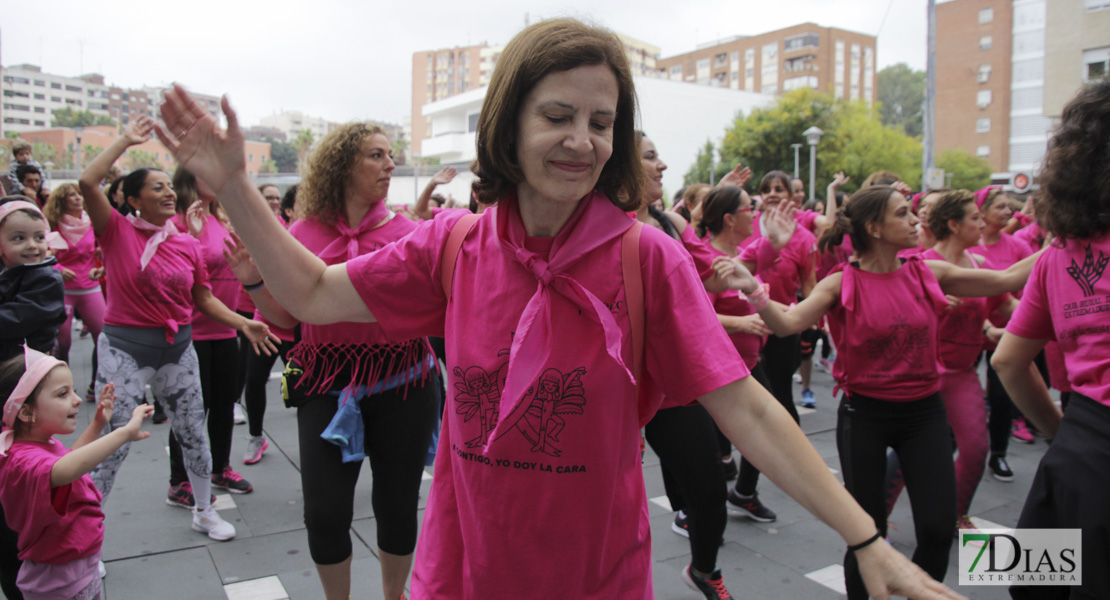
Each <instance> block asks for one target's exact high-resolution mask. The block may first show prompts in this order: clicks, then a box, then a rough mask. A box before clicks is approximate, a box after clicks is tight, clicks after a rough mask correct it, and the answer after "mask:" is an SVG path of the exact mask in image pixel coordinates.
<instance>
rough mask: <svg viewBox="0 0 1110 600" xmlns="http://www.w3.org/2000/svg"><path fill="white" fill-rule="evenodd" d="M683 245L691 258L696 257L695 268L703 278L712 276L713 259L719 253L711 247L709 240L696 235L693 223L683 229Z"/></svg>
mask: <svg viewBox="0 0 1110 600" xmlns="http://www.w3.org/2000/svg"><path fill="white" fill-rule="evenodd" d="M682 245H683V246H685V247H686V252H688V253H690V258H692V259H694V268H695V269H696V270H697V272H698V275H699V276H700V277H701V278H702V280H703V281H704V280H706V279H709V278H710V277H712V276H713V259H714V258H716V257H717V255H716V253H715V251H714V250H713V249H712V248H710V247H709V243H708V242H705V241H702V240H701V239H699V238H698V236H697V235H695V233H694V226H693V225H689V226H687V227H686V229H683V230H682Z"/></svg>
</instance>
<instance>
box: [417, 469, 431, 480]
mask: <svg viewBox="0 0 1110 600" xmlns="http://www.w3.org/2000/svg"><path fill="white" fill-rule="evenodd" d="M431 480H432V474H431V473H429V472H427V471H423V472H422V473H421V475H420V481H431Z"/></svg>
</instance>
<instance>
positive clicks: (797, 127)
mask: <svg viewBox="0 0 1110 600" xmlns="http://www.w3.org/2000/svg"><path fill="white" fill-rule="evenodd" d="M812 126H817V127H819V128H821V129H822V130H823V131H824V132H825V135H824V136H823V137H822V138H821V142H820V143H819V144H818V146H817V175H816V177H817V183H816V185H817V192H818V193H820V192H821V191H822V190H824V189H825V186H826V185H828V182H829V181H831V180H832V176H833V174H834V173H836V172H837V171H844V172H845V173H846V174H848V175H849V176H850V177H851V178H852V181H851V183H849V185H848V189H845V192H851V191H852V189H855V187H856V186H858V185H859V183H860V182H862V181H863V180H864V179H866V178H867V176H868V175H869V174H870V173H872V172H874V171H878V170H880V169H886V170H890V171H894V172H896V173H898V174H900V175H901V176H902V179H903V180H904V181H906V182H908V183H909V184H910V185H911V186H914V187H916V186H917V185H918V182H919V181H920V180H921V164H920V163H921V144H920V142H918V141H917V140H915V139H914V138H911V137H909V136H907V135H905V134H904V133H902V132H901V131H899V130H895V129H893V128H890V127H887V126H884V125H883V124H882V123H880V122H879V118H878V115H877V113H876V111H875V109H873V108H870V107H868V106H867V105H866V104H864V103H863V102H859V101H856V102H845V101H837V100H834V99H833V97H832V96H831V95H829V94H819V93H817V92H816V91H814V90H810V89H801V90H797V91H793V92H790V93H787V94H783V95H782V96H780V97H779V98H778V101H777V102H776V104H775V105H774V106H772V107H769V108H765V109H756V110H754V111H752V114H750V115H748V116H747V117H744V116H743V115H739V116H737V118H736V120H735V121H734V123H733V125H732V127H731V128H729V129H728V130H726V132H725V138H724V142H723V143H722V144H721V150H720V154H721V161H722V163H723V164H724V165H725V166H727V167H729V168H731V167H733V166H735V165H736V163H737V162H740V163H743V164H745V165H747V166H749V167H751V169H752V172H753V174H754V179H753V181H754V183H753V184H752V187H753V188H754V187H756V186H758V184H759V180H760V178H761V177H763V175H765V174H766V173H767V172H768V171H772V170H776V169H779V170H783V171H787V172H788V173H789V172H792V171H793V168H794V150H793V148H791V147H790V145H791V144H796V143H803V144H804V143H805V136H804V135H802V133H803V132H804V131H805V130H806V129H808V128H810V127H812ZM803 152H805V150H803ZM806 162H808V161H806ZM799 175H801V176H802V179H803V180H805V181H806V182H807V185H808V180H809V174H808V169H803V172H802V173H800V174H799Z"/></svg>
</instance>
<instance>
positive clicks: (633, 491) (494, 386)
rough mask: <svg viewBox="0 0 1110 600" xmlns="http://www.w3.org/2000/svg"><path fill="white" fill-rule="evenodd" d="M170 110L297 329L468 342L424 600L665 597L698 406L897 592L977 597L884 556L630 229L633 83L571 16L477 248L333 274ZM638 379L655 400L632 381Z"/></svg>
mask: <svg viewBox="0 0 1110 600" xmlns="http://www.w3.org/2000/svg"><path fill="white" fill-rule="evenodd" d="M166 99H167V101H166V102H165V103H163V105H162V115H163V118H164V119H165V127H161V126H160V127H159V130H158V132H159V137H160V139H162V141H163V143H165V144H166V145H167V147H168V148H170V149H171V151H173V152H175V153H176V155H177V156H178V157H179V159H180V160H182V161H184V162H185V163H186V166H187V167H188V168H189V169H190V170H192V171H193V172H195V173H197V175H198V177H201V178H203V179H205V180H206V181H208V182H209V184H210V185H212V186H213V189H214V190H216V191H217V193H218V195H219V197H220V199H221V201H223V202H224V206H225V208H227V210H228V213H229V215H230V216H231V220H232V223H234V224H235V225H236V228H237V231H238V233H239V235H240V236H241V237H242V238H243V240H244V242H245V243H246V244H247V247H248V248H249V249H250V250H251V256H252V257H253V258H254V260H255V261H256V262H257V263H258V268H259V269H260V271H261V274H262V276H263V277H265V278H266V287H267V288H268V289H269V290H270V291H271V292H272V293H273V295H274V296H275V298H277V299H278V300H279V301H281V302H282V303H283V304H284V305H285V306H286V308H287V309H289V310H290V312H291V313H292V314H293V315H295V316H297V317H298V318H300V319H301V320H302V321H305V322H319V323H334V322H344V321H355V322H364V323H365V322H378V323H379V324H380V325H381V326H382V328H383V329H384V330H385V332H386V333H387V334H388V335H390V336H391V337H393V338H394V339H407V338H411V337H413V336H414V335H419V336H423V335H442V336H443V337H444V338H445V340H446V344H447V355H448V356H449V357H450V358H451V360H452V362H453V363H454V364H451V365H448V367H449V368H448V377H449V382H450V384H451V385H449V386H448V389H449V390H451V393H452V395H453V397H452V398H450V399H449V400H448V402H449V404H450V406H449V408H450V409H449V410H446V411H445V413H446V415H447V416H446V418H445V425H444V428H443V433H442V434H441V437H440V447H439V452H438V454H437V463H436V473H435V479H434V480H433V483H432V492H431V495H430V496H429V500H428V508H427V511H426V513H425V520H424V528H423V530H422V533H421V536H422V537H423V539H422V541H421V543H420V545H419V546H418V548H417V556H416V560H415V568H414V572H413V590H412V591H413V597H414V598H418V599H421V600H423V599H425V598H437V599H442V598H448V599H450V598H497V597H511V596H519V595H526V596H528V597H531V598H560V599H561V598H576V599H595V598H596V599H600V598H614V597H621V598H642V599H648V598H651V597H652V591H651V568H652V567H651V548H650V543H649V531H650V529H649V527H648V518H647V504H646V497H645V492H644V483H643V472H642V467H641V460H640V428H641V427H642V426H643V425H644V423H646V422H647V421H648V420H650V418H651V416H652V415H653V414H654V413H655V411H656V410H657V409H658V408H660V407H661V406H672V405H683V404H688V403H690V402H693V401H694V400H697V401H698V402H700V403H701V404H702V405H703V406H705V407H706V409H707V410H708V411H709V412H710V414H711V415H712V416H713V417H714V418H715V420H716V421H717V423H718V425H719V426H720V427H721V429H722V430H723V431H724V432H725V433H726V434H728V435H729V437H730V438H732V439H733V440H734V441H736V443H737V444H738V445H739V446H740V448H741V451H742V452H744V453H745V454H748V455H750V457H751V459H752V460H753V461H754V462H755V463H756V464H759V465H760V466H761V467H763V470H764V472H765V473H766V474H767V475H768V476H769V477H771V478H772V479H774V480H775V481H776V483H778V484H779V486H780V487H782V488H783V489H784V490H786V491H787V492H788V493H790V494H792V495H794V496H795V497H796V498H797V499H798V500H799V501H800V502H801V503H802V504H803V505H805V506H806V507H807V508H809V509H810V510H813V511H814V512H815V513H816V514H818V515H819V516H820V517H822V518H823V519H825V520H827V521H828V522H829V523H831V524H832V525H833V526H834V528H835V529H836V530H837V531H838V532H840V534H841V535H842V536H843V538H844V539H845V540H846V541H847V542H848V543H850V544H853V546H852V548H853V550H852V551H853V552H855V553H856V554H857V555H858V556H859V559H860V561H861V564H862V565H863V568H864V570H865V571H866V572H867V573H868V582H869V584H870V585H871V587H872V590H873V591H874V593H876V594H880V593H884V594H885V593H887V592H886V591H883V590H884V589H886V590H892V589H896V590H898V592H897V593H901V594H908V595H911V596H913V597H914V598H954V597H956V596H955V595H953V594H951V592H949V591H947V590H946V589H944V588H943V586H942V585H940V584H938V583H936V582H931V581H928V580H927V577H926V576H925V575H924V574H923V573H922V572H921V571H920V570H917V569H915V568H912V567H910V566H909V565H908V563H907V561H906V560H905V558H904V557H901V556H899V555H898V554H897V552H896V551H894V550H893V549H892V548H890V547H889V546H888V545H886V544H881V543H875V541H877V540H879V536H878V534H877V533H876V530H875V525H874V522H873V521H872V519H871V518H870V517H868V516H867V514H866V513H864V512H863V511H862V510H861V509H859V508H858V507H857V506H855V505H854V503H853V502H852V500H851V499H850V497H849V495H848V494H847V492H846V491H845V490H844V489H843V487H842V486H841V485H840V484H839V483H838V482H837V481H836V479H835V478H833V477H832V475H831V474H830V473H829V471H828V467H827V466H825V464H824V463H823V462H822V461H821V459H820V457H819V456H818V455H817V454H816V452H815V451H813V450H812V446H811V445H809V444H808V442H807V440H806V439H805V436H804V434H803V433H802V432H801V430H800V429H798V427H797V425H796V424H794V423H793V422H792V420H791V419H790V416H789V415H788V414H787V413H786V411H785V410H783V409H782V407H781V406H778V404H777V403H776V402H775V401H774V400H773V399H772V398H771V397H770V395H769V394H767V393H766V391H765V390H763V389H762V388H761V387H760V386H759V385H758V384H757V383H756V382H755V381H754V380H752V379H751V378H750V377H748V376H747V375H748V373H747V369H746V367H745V366H744V363H743V361H742V360H740V357H739V356H738V355H737V354H736V351H735V348H733V347H732V344H731V343H730V342H729V341H728V338H727V337H726V336H725V333H724V331H723V330H722V328H721V327H720V324H719V322H718V321H717V319H716V316H715V314H714V313H713V312H712V307H711V305H710V304H709V302H708V299H706V298H705V297H704V296H701V297H698V300H696V301H694V302H693V303H691V293H690V292H691V290H693V289H696V288H697V287H698V286H699V285H701V283H700V281H699V277H698V274H697V273H696V272H695V271H694V269H693V266H692V263H691V261H690V259H689V258H688V256H687V255H685V254H684V253H679V252H675V251H674V248H675V246H674V244H675V242H674V241H673V240H672V239H670V238H668V237H666V236H665V235H664V234H663V233H662V232H659V231H658V230H656V229H654V228H652V227H642V226H637V225H635V223H634V222H633V221H632V220H631V219H629V218H628V215H627V212H628V211H630V210H633V209H635V208H638V205H639V202H640V199H641V198H642V192H641V191H640V190H641V188H642V186H643V185H644V174H643V165H642V163H641V162H640V157H639V156H638V155H637V152H636V150H637V148H636V144H635V125H634V120H635V115H636V108H635V102H636V101H635V91H634V88H633V84H632V77H631V70H630V68H629V66H628V62H627V58H626V57H625V52H624V49H623V47H622V45H621V43H620V41H619V40H618V39H617V38H616V36H614V35H613V34H612V33H610V32H608V31H606V30H603V29H599V28H595V27H590V26H586V25H584V24H582V23H580V22H577V21H574V20H570V19H554V20H548V21H543V22H540V23H537V24H535V25H532V26H530V27H528V28H526V29H525V30H524V31H523V32H522V33H520V34H519V35H518V36H517V37H516V38H514V40H513V41H512V42H510V43H509V44H508V45H507V46H506V48H505V52H504V53H503V54H502V55H501V59H500V60H499V62H498V68H497V70H496V71H494V75H493V80H492V81H491V83H490V89H489V93H488V94H487V96H486V100H485V104H484V105H483V110H482V114H481V115H480V117H479V123H478V139H477V148H478V162H477V164H476V171H477V172H478V173H480V178H481V182H480V184H479V195H480V196H481V198H482V200H483V201H485V202H490V203H494V204H495V206H494V207H493V208H490V209H488V210H486V211H485V212H484V213H483V214H482V216H481V217H479V218H478V219H477V220H476V221H473V222H470V223H466V224H465V225H466V226H470V229H469V230H467V229H461V230H458V229H454V227H455V224H456V223H458V222H459V219H460V218H462V217H463V216H464V215H461V214H446V215H444V216H441V217H439V218H436V219H434V220H432V221H427V222H425V223H423V224H421V225H420V226H419V228H418V229H417V230H416V231H414V232H413V233H411V234H410V235H409V236H407V237H406V238H404V239H402V240H399V241H397V242H395V243H392V244H390V245H387V246H385V247H384V248H382V249H381V250H378V251H377V252H374V253H371V254H367V255H364V256H360V257H358V258H356V259H355V260H353V261H350V262H348V263H346V264H343V265H330V266H329V265H326V264H325V262H324V261H321V260H319V259H317V258H315V257H314V256H312V254H311V253H310V252H307V251H306V250H305V249H303V248H301V247H300V246H299V245H298V244H297V243H296V240H294V239H293V238H292V237H291V236H289V235H287V234H286V233H285V232H283V231H282V228H281V226H280V225H279V224H277V223H274V222H273V219H272V218H269V216H268V215H269V209H268V207H266V205H265V202H264V200H262V198H261V197H260V196H259V195H258V193H257V190H256V189H255V188H254V186H253V185H251V183H250V179H249V177H248V176H247V172H246V165H245V161H244V157H243V145H242V144H243V142H242V140H243V138H242V133H241V131H240V130H239V126H238V122H237V120H236V117H235V113H234V112H233V111H232V110H231V108H230V105H229V104H228V103H227V101H226V99H225V101H224V104H223V108H224V112H225V114H226V115H227V116H228V127H229V129H228V130H227V131H226V132H224V131H222V130H220V129H219V128H218V127H217V125H216V121H215V119H213V118H212V117H211V115H209V114H207V113H206V112H205V111H204V110H202V109H201V108H200V106H199V105H198V104H197V103H196V102H195V100H193V99H192V98H190V97H189V96H188V95H187V94H186V93H185V91H184V90H183V89H181V88H180V87H176V88H175V89H173V90H171V91H169V92H167V94H166ZM263 216H265V217H266V218H263ZM634 228H635V229H634ZM456 231H459V232H461V233H459V234H457V235H458V236H459V237H455V241H456V242H458V243H459V246H458V250H459V251H458V254H457V255H456V256H455V259H456V260H454V261H452V262H453V264H454V267H455V268H454V269H453V270H448V271H446V272H445V271H444V270H443V268H444V266H445V265H444V260H443V254H444V250H445V248H446V247H447V241H448V238H449V237H450V236H451V235H452V233H453V232H456ZM629 231H636V232H638V233H639V234H640V237H639V240H638V242H637V245H636V246H633V245H631V244H632V241H631V240H630V241H629V242H628V243H629V248H630V251H629V254H632V255H633V256H635V255H636V254H638V257H639V262H640V265H641V268H640V275H641V279H642V283H643V289H644V290H645V293H644V294H643V299H644V306H643V309H644V310H643V315H644V317H643V319H644V321H643V323H644V328H643V330H642V332H643V338H642V339H643V345H642V346H639V345H637V346H635V347H634V346H633V344H632V343H631V341H630V340H631V337H632V335H631V334H632V332H633V331H634V330H633V329H632V328H631V323H630V320H629V314H630V313H629V311H628V309H627V302H626V301H625V300H626V296H625V285H624V281H623V277H622V272H623V270H622V268H621V265H622V258H621V257H622V256H623V255H624V251H623V248H624V244H625V241H624V240H626V239H629V238H625V237H624V236H625V235H626V232H629ZM464 234H465V235H464ZM633 239H634V238H633ZM452 247H455V246H454V243H452ZM631 249H636V250H638V253H633V252H632V251H631ZM633 278H634V276H633ZM445 279H448V280H449V281H445ZM683 311H684V312H683ZM680 313H681V314H683V315H684V317H683V318H681V319H679V318H676V317H675V315H676V314H680ZM638 348H642V350H643V353H642V357H641V361H642V362H637V361H636V360H635V357H636V356H640V351H639V350H638ZM676 361H677V362H676ZM639 364H642V365H643V367H644V368H643V372H642V375H641V377H642V378H643V381H639V380H638V379H637V378H635V377H634V376H633V375H632V374H631V373H632V372H633V371H634V370H639V369H638V365H639ZM653 373H655V374H664V373H665V374H666V376H659V377H653V376H652V374H653ZM641 386H642V393H641V391H640V388H641ZM664 398H665V399H666V400H665V401H664V400H663V399H664ZM553 561H555V562H553Z"/></svg>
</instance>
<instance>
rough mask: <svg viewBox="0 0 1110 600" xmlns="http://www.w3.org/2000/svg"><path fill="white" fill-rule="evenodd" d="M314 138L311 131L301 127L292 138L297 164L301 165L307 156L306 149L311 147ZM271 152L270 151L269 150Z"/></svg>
mask: <svg viewBox="0 0 1110 600" xmlns="http://www.w3.org/2000/svg"><path fill="white" fill-rule="evenodd" d="M315 141H316V139H315V138H314V137H313V136H312V131H310V130H308V129H302V130H301V132H300V133H298V134H297V138H296V139H295V140H293V147H295V148H296V149H297V164H298V165H303V164H304V161H305V159H307V158H308V151H309V150H311V149H312V144H313V142H315ZM271 152H272V151H271Z"/></svg>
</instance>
